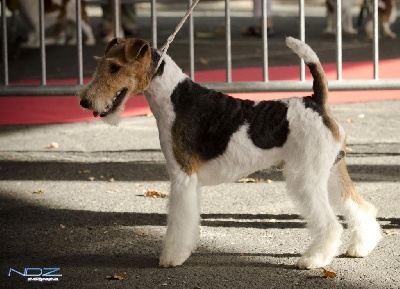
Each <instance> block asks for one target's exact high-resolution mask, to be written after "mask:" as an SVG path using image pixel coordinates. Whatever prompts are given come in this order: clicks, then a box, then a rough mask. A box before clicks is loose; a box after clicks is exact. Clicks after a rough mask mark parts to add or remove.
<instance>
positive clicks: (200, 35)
mask: <svg viewBox="0 0 400 289" xmlns="http://www.w3.org/2000/svg"><path fill="white" fill-rule="evenodd" d="M195 37H196V38H203V39H204V38H213V37H214V33H212V32H196V33H195Z"/></svg>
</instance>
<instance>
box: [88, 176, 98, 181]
mask: <svg viewBox="0 0 400 289" xmlns="http://www.w3.org/2000/svg"><path fill="white" fill-rule="evenodd" d="M95 179H96V178H95V177H88V180H89V181H91V182H92V181H94V180H95Z"/></svg>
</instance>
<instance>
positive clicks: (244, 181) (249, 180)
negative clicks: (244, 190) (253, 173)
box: [236, 178, 260, 183]
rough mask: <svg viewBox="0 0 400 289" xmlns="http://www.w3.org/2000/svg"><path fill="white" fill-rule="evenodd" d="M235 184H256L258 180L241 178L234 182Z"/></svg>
mask: <svg viewBox="0 0 400 289" xmlns="http://www.w3.org/2000/svg"><path fill="white" fill-rule="evenodd" d="M236 182H237V183H258V182H260V179H259V178H241V179H239V180H237V181H236Z"/></svg>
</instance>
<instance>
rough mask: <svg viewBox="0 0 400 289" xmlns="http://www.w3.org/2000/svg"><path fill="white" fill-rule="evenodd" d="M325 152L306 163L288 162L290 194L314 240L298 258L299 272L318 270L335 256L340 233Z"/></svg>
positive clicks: (287, 174) (287, 176) (287, 175)
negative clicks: (331, 199) (330, 191)
mask: <svg viewBox="0 0 400 289" xmlns="http://www.w3.org/2000/svg"><path fill="white" fill-rule="evenodd" d="M323 154H324V152H320V155H319V156H316V158H313V159H312V160H311V159H308V160H306V161H296V162H295V163H292V164H290V163H287V165H286V166H285V171H284V173H285V177H286V182H287V189H288V192H289V194H290V195H291V196H292V197H293V199H294V201H295V204H296V205H297V207H299V209H300V210H301V214H302V215H303V216H304V217H305V219H306V221H307V225H308V228H309V231H310V235H311V237H312V238H313V240H312V242H311V244H310V245H309V247H308V248H307V250H306V251H305V252H304V253H303V255H302V256H301V258H300V259H299V261H298V263H297V266H298V267H299V268H300V269H313V268H321V267H324V266H326V265H328V264H330V263H331V261H332V259H333V258H334V257H335V256H336V255H337V252H338V248H339V245H340V237H341V233H342V231H343V228H342V226H341V225H340V223H339V221H338V220H337V217H336V216H335V214H334V212H333V209H332V207H331V205H330V202H329V197H328V178H329V171H330V166H327V165H326V164H327V162H326V160H324V159H323V156H322V155H323Z"/></svg>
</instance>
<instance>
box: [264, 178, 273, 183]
mask: <svg viewBox="0 0 400 289" xmlns="http://www.w3.org/2000/svg"><path fill="white" fill-rule="evenodd" d="M265 182H266V183H267V184H271V183H273V182H274V181H273V180H270V179H267V180H266V181H265Z"/></svg>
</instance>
